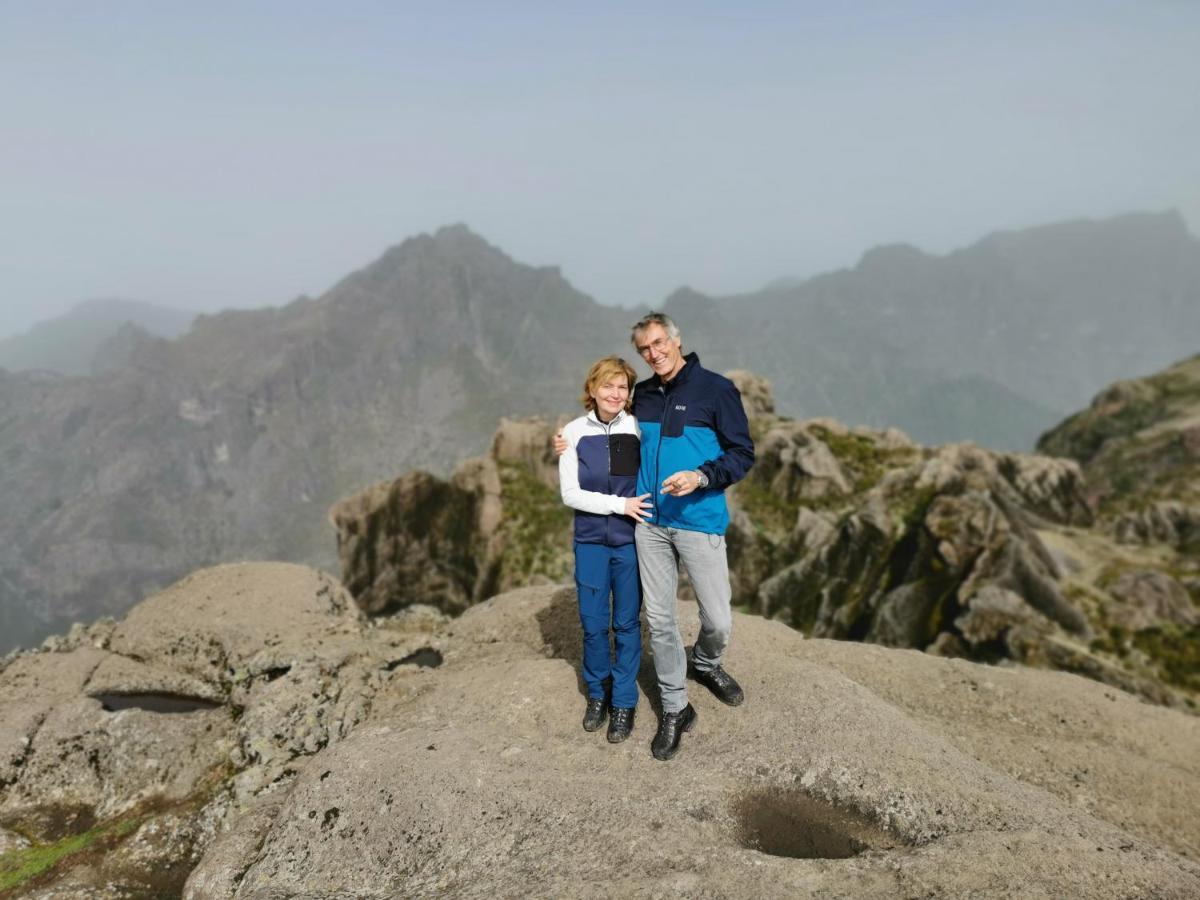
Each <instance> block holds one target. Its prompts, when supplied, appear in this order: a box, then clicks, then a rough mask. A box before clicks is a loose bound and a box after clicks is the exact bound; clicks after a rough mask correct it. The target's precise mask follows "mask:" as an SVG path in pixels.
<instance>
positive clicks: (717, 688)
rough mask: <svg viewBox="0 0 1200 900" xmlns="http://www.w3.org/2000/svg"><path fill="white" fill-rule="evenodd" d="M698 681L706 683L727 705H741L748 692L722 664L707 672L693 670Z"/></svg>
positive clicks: (693, 674)
mask: <svg viewBox="0 0 1200 900" xmlns="http://www.w3.org/2000/svg"><path fill="white" fill-rule="evenodd" d="M692 677H693V678H695V679H696V681H697V683H699V684H702V685H704V686H705V687H706V688H708V689H709V690H710V691H712V692H713V695H714V696H715V697H716V698H717V699H718V700H720V701H721V702H722V703H724V704H726V705H727V706H741V705H742V701H743V700H745V699H746V694H745V692H744V691H743V690H742V688H741V685H739V684H738V683H737V682H736V681H734V680H733V676H732V675H730V674H729V673H728V672H726V671H725V670H724V669H722V668H721V667H720V666H713V667H712V668H711V669H709V670H708V671H707V672H696V671H693V672H692Z"/></svg>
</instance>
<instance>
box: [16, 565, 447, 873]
mask: <svg viewBox="0 0 1200 900" xmlns="http://www.w3.org/2000/svg"><path fill="white" fill-rule="evenodd" d="M422 615H423V614H421V613H420V611H418V612H417V613H416V614H415V617H416V620H417V621H421V617H422ZM406 619H407V620H413V619H414V616H413V615H410V616H408V617H406ZM424 620H425V624H424V625H423V626H422V627H421V628H420V629H419V630H418V631H416V632H413V633H406V631H405V629H404V627H403V625H402V624H401V625H397V623H395V622H389V621H383V622H380V623H376V624H371V623H368V622H367V621H366V620H365V619H364V618H363V616H362V614H361V613H360V612H359V611H358V609H357V607H355V605H354V604H353V602H352V601H351V600H350V596H349V594H347V593H346V591H345V590H344V589H343V588H342V587H341V586H340V585H339V584H337V583H336V582H334V581H333V580H332V579H330V578H328V577H326V576H324V575H321V574H319V573H317V572H315V571H312V570H310V569H306V568H303V567H300V566H294V565H287V564H281V563H259V564H244V565H230V566H221V567H217V568H214V569H209V570H205V571H202V572H198V573H196V574H195V575H192V576H189V577H188V578H186V579H184V580H183V581H181V582H179V583H178V584H176V585H174V586H173V587H171V588H170V589H168V590H166V591H164V592H162V593H160V594H158V595H156V596H154V597H152V598H150V599H148V600H146V601H145V602H143V603H142V604H140V605H139V606H138V607H136V608H135V609H134V610H133V611H132V612H131V613H130V614H129V615H128V616H127V617H126V618H125V619H124V620H123V621H122V622H119V623H113V622H111V621H107V622H100V623H97V624H96V625H93V626H91V627H89V628H82V627H81V628H77V629H75V630H74V631H73V632H72V633H71V635H69V636H67V637H66V638H63V639H58V640H52V641H49V642H47V643H48V646H47V648H46V649H45V650H43V651H42V652H38V653H24V654H20V655H17V656H16V657H14V658H12V659H10V660H9V661H8V662H7V664H6V665H5V666H4V668H3V670H0V723H3V724H2V725H0V829H2V833H3V834H6V835H10V836H11V837H9V838H8V839H7V840H6V843H8V844H9V845H10V848H11V845H12V842H13V841H16V840H20V841H24V842H33V843H34V844H36V845H37V847H38V849H39V852H40V854H41V855H40V856H39V859H42V860H43V861H44V860H45V859H46V858H49V857H52V856H53V854H54V853H55V852H56V851H58V850H62V849H63V848H67V849H72V850H77V851H79V852H83V851H85V850H86V851H87V852H86V853H83V856H82V857H80V859H79V861H78V864H77V865H76V866H74V869H73V870H72V871H74V874H73V875H70V876H69V877H68V876H65V875H64V876H63V879H65V880H62V881H61V882H60V883H59V887H58V889H59V890H67V889H68V887H69V888H70V889H71V890H78V891H79V892H80V893H84V892H86V891H88V890H92V889H94V888H96V887H97V885H102V884H104V883H105V882H106V881H115V882H116V883H118V884H122V885H124V886H125V888H127V889H128V890H132V891H134V892H137V891H142V892H143V893H145V892H150V893H155V892H159V893H156V894H155V895H160V894H161V892H167V893H170V891H171V890H172V888H171V886H172V885H174V888H173V890H174V891H175V892H178V890H179V886H180V885H181V884H182V881H183V879H184V878H186V876H187V873H188V872H189V871H190V870H191V868H192V866H193V865H194V864H195V862H196V861H197V859H198V858H199V855H200V853H201V852H202V851H203V849H204V847H205V846H206V845H207V843H208V842H209V841H211V840H212V838H213V837H214V835H215V834H216V831H217V830H218V827H219V825H220V823H222V822H225V821H226V820H227V819H228V817H229V816H230V815H234V814H236V813H237V811H238V810H239V809H240V808H241V807H242V806H243V805H245V804H248V803H254V802H256V798H257V797H258V796H259V795H261V794H263V793H264V792H268V793H269V792H270V791H271V790H273V789H278V787H279V786H280V785H282V784H284V783H286V782H287V781H288V780H290V779H291V778H293V777H295V774H296V772H297V771H298V766H299V765H301V764H302V762H303V760H304V759H306V758H307V757H309V756H311V755H312V754H314V753H316V752H318V751H319V750H321V749H322V748H324V747H326V746H329V745H330V744H333V743H336V742H337V741H339V740H341V739H342V738H344V737H345V736H346V735H347V734H349V733H350V731H351V730H352V729H353V728H354V726H355V725H357V724H358V723H360V722H362V721H364V720H365V718H366V717H367V715H368V713H369V711H370V707H371V703H372V700H373V698H374V696H375V695H376V693H377V692H378V690H379V688H380V686H381V685H383V684H384V683H386V682H388V681H390V680H392V679H393V678H395V677H397V676H396V674H395V670H396V669H397V668H399V667H402V668H403V669H405V670H408V669H411V668H412V666H402V664H403V663H405V662H406V661H409V660H410V658H413V657H414V655H415V654H418V653H419V652H424V653H426V654H436V652H437V648H436V641H433V639H432V638H431V636H430V633H429V631H430V628H429V626H430V625H432V624H436V623H437V622H440V621H441V619H440V617H436V616H435V617H434V618H433V619H429V618H428V615H427V614H425V615H424ZM76 845H78V846H76ZM4 852H5V853H7V852H9V850H5V851H4ZM75 870H78V871H75ZM4 873H5V870H4V868H3V867H2V866H0V884H3V883H4V882H3V878H4V877H5V875H4ZM90 895H92V896H109V895H108V894H103V893H101V894H90ZM125 895H126V894H122V893H120V892H118V893H116V894H113V895H112V896H125Z"/></svg>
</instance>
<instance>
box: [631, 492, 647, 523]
mask: <svg viewBox="0 0 1200 900" xmlns="http://www.w3.org/2000/svg"><path fill="white" fill-rule="evenodd" d="M649 496H650V495H649V494H642V495H641V496H640V497H627V498H626V499H625V515H627V516H629V517H630V518H631V519H633V520H634V521H635V522H645V521H646V519H648V518H650V510H652V509H653V508H654V506H653V504H651V503H650V502H648V501H647V500H646V498H647V497H649Z"/></svg>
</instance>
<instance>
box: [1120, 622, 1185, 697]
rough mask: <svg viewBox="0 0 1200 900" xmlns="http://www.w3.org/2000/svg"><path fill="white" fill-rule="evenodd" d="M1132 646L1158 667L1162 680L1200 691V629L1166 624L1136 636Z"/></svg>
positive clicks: (1148, 629)
mask: <svg viewBox="0 0 1200 900" xmlns="http://www.w3.org/2000/svg"><path fill="white" fill-rule="evenodd" d="M1133 645H1134V646H1135V647H1137V648H1138V649H1139V650H1141V651H1142V652H1143V653H1145V654H1146V655H1147V656H1148V657H1150V658H1151V659H1152V660H1154V662H1155V663H1157V664H1158V668H1159V671H1160V672H1161V673H1162V677H1163V680H1164V681H1166V682H1167V683H1168V684H1173V685H1175V686H1176V687H1181V688H1183V689H1185V690H1189V691H1200V628H1198V627H1196V626H1191V627H1184V626H1179V625H1170V624H1164V625H1162V626H1160V627H1158V628H1147V629H1144V630H1142V631H1139V632H1137V633H1136V634H1135V635H1134V636H1133Z"/></svg>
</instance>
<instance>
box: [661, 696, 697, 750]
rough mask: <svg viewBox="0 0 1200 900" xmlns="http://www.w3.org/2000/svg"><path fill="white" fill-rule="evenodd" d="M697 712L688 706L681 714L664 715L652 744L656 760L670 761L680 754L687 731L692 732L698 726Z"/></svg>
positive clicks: (690, 705)
mask: <svg viewBox="0 0 1200 900" xmlns="http://www.w3.org/2000/svg"><path fill="white" fill-rule="evenodd" d="M696 718H697V716H696V710H694V709H693V708H692V704H690V703H689V704H688V705H687V706H685V707H684V708H683V709H681V710H680V711H679V712H676V713H663V717H662V719H661V720H660V721H659V723H658V734H656V735H654V740H653V741H652V742H651V743H650V752H651V753H653V754H654V758H655V759H670V758H671V757H672V756H674V755H675V754H676V753H678V752H679V740H680V738H682V737H683V733H684V732H685V731H691V730H692V728H693V727H695V725H696Z"/></svg>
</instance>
